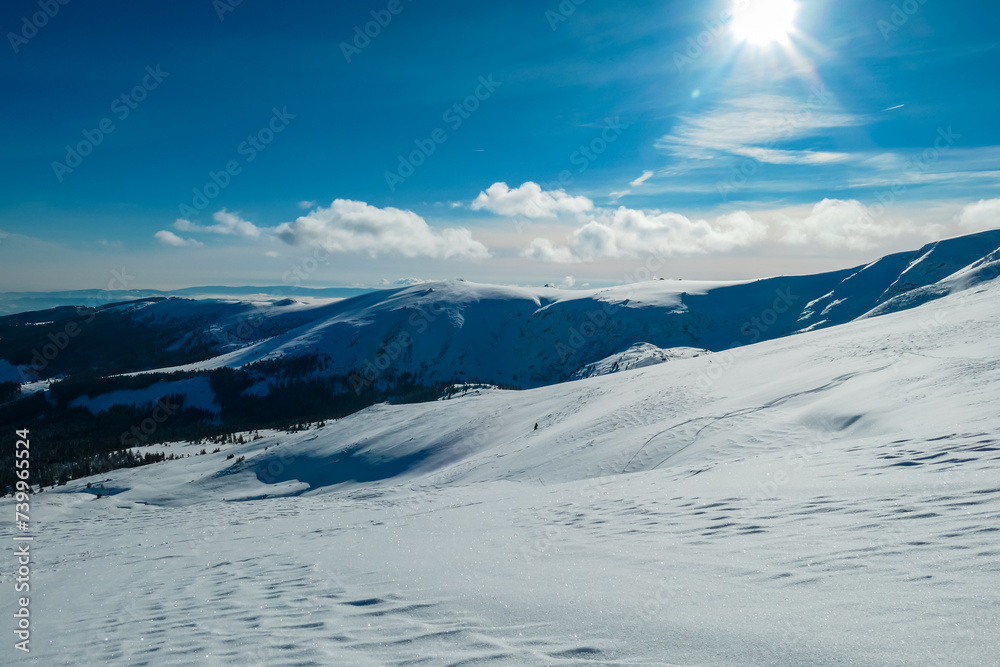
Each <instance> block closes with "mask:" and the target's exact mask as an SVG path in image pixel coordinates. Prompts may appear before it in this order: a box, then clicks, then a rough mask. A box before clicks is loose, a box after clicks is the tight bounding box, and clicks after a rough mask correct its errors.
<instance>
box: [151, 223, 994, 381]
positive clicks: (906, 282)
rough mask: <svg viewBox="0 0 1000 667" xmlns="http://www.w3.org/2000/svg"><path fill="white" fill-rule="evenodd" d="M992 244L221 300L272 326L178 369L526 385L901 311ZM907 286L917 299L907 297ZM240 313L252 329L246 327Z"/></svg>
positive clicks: (987, 272)
mask: <svg viewBox="0 0 1000 667" xmlns="http://www.w3.org/2000/svg"><path fill="white" fill-rule="evenodd" d="M998 250H1000V230H994V231H989V232H982V233H979V234H973V235H970V236H964V237H959V238H955V239H948V240H945V241H939V242H935V243H932V244H929V245H927V246H925V247H924V248H921V249H920V250H918V251H914V252H908V253H899V254H896V255H890V256H888V257H885V258H882V259H880V260H878V261H876V262H873V263H872V264H869V265H867V266H864V267H859V268H856V269H847V270H843V271H836V272H832V273H825V274H818V275H812V276H782V277H777V278H769V279H765V280H758V281H754V282H748V283H709V282H688V281H665V280H654V281H647V282H643V283H636V284H628V285H621V286H618V287H611V288H606V289H596V290H560V289H555V288H515V287H500V286H495V285H480V284H475V283H468V282H465V281H462V280H452V281H445V282H440V283H425V284H421V285H415V286H411V287H406V288H401V289H394V290H383V291H379V292H373V293H371V294H366V295H363V296H359V297H355V298H352V299H347V300H344V301H341V302H338V303H333V304H328V305H324V306H321V307H308V306H304V305H299V306H297V307H295V308H293V309H292V310H293V311H294V315H295V316H296V317H299V318H304V319H305V320H307V321H305V322H304V323H303V324H301V325H299V326H294V327H292V324H291V323H292V320H291V319H288V318H290V317H291V315H290V314H288V313H285V312H284V310H283V309H281V308H274V309H273V310H272V311H268V310H266V309H265V308H264V307H263V306H259V307H258V309H257V310H255V311H254V312H253V313H247V312H245V311H244V310H242V309H241V307H240V306H239V305H238V304H231V305H230V306H229V307H230V308H231V309H232V312H231V313H228V314H226V315H225V317H222V316H220V315H215V316H214V317H215V319H216V320H218V323H217V326H218V327H219V328H220V329H223V330H225V331H229V332H234V331H238V330H240V328H241V327H242V328H243V329H246V330H249V331H251V332H253V333H257V334H260V333H261V332H263V331H266V330H267V326H269V325H270V322H271V318H276V317H283V318H286V319H285V320H283V324H282V325H281V326H273V327H271V328H277V329H279V330H281V331H282V333H280V334H278V335H275V336H273V337H269V338H266V339H265V340H260V341H259V342H255V343H253V344H252V345H244V346H242V347H241V346H240V341H248V340H257V339H259V338H263V337H264V336H263V335H256V336H251V337H248V336H242V337H239V336H237V337H235V338H234V336H233V335H229V337H228V340H230V345H229V346H228V348H227V349H233V348H238V349H234V350H233V351H232V352H231V353H228V354H226V355H224V356H219V357H216V358H213V359H210V360H207V361H203V362H199V363H197V364H191V365H187V366H182V367H180V369H182V370H191V369H205V368H215V367H219V366H230V367H239V366H242V365H245V364H249V363H252V362H254V361H258V360H261V359H273V358H275V357H281V356H286V355H301V354H320V355H327V356H328V357H329V358H330V359H331V363H330V364H329V365H328V367H327V371H328V372H330V373H338V374H344V375H346V374H349V373H352V372H353V373H357V374H359V375H360V376H362V377H364V378H365V379H366V380H367V381H377V380H378V378H380V377H382V376H384V375H385V374H387V373H390V372H391V373H395V374H400V373H412V374H413V375H415V376H418V377H420V378H422V379H423V380H424V381H427V382H440V381H444V382H448V381H451V380H458V381H480V382H489V383H495V384H504V385H514V386H519V387H536V386H542V385H546V384H551V383H554V382H559V381H563V380H566V379H569V378H571V377H573V376H574V375H575V376H577V377H579V376H582V375H586V374H587V370H585V367H587V366H589V365H591V364H594V363H599V362H600V361H601V360H603V359H607V358H609V357H613V356H614V355H621V354H623V353H625V351H626V350H628V349H629V348H630V347H632V346H633V345H635V344H637V343H648V344H650V345H652V346H655V347H659V348H663V349H669V348H681V347H694V348H701V349H708V350H712V351H721V350H728V349H730V348H732V347H734V346H741V345H746V344H749V343H755V342H758V341H761V340H770V339H774V338H779V337H782V336H786V335H789V334H792V333H796V332H800V331H805V330H812V329H817V328H826V327H830V326H835V325H839V324H843V323H845V322H850V321H853V320H855V319H857V318H860V317H865V316H872V315H875V314H882V313H886V312H893V311H895V310H900V309H903V308H907V307H911V306H912V305H914V304H916V303H923V302H925V301H927V300H930V299H934V298H940V297H941V296H943V295H945V294H949V293H951V292H954V291H961V290H963V289H965V288H967V287H969V286H971V285H974V284H978V283H979V282H982V281H983V280H989V279H992V278H995V277H996V276H997V275H998V274H1000V262H998V261H997V257H996V253H997V252H998ZM991 257H992V259H990V258H991ZM973 266H978V267H979V268H978V271H979V274H978V276H977V277H975V278H974V279H973V277H972V276H971V274H968V273H966V274H962V275H963V276H964V277H961V279H959V278H952V276H953V275H958V274H961V272H962V271H967V270H970V267H973ZM908 295H911V296H915V295H920V296H919V298H918V299H916V300H915V301H908V300H907V299H908V298H909V297H908ZM212 307H214V306H209V307H207V306H206V305H205V304H204V303H203V302H177V301H173V300H172V301H167V302H162V303H159V304H154V305H152V306H150V307H148V308H146V309H145V311H144V316H145V317H174V318H176V317H180V316H181V315H180V312H185V313H186V314H190V316H192V317H194V316H195V314H198V315H197V316H198V317H202V318H206V319H211V318H212V317H213V315H212V314H211V313H212V311H211V308H212ZM206 308H207V310H206ZM185 309H188V311H190V312H189V313H188V311H186V310H185ZM286 310H287V309H286ZM247 321H249V322H251V323H255V324H253V326H249V327H248V326H247V325H246V322H247ZM262 323H266V325H267V326H265V324H262ZM289 327H291V328H289ZM233 341H235V342H233ZM170 370H175V369H170Z"/></svg>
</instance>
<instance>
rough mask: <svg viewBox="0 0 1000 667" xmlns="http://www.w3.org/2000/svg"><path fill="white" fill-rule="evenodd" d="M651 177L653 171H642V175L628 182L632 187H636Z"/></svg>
mask: <svg viewBox="0 0 1000 667" xmlns="http://www.w3.org/2000/svg"><path fill="white" fill-rule="evenodd" d="M652 177H653V172H651V171H644V172H642V176H640V177H639V178H637V179H635V180H634V181H632V182H631V183H629V185H631V186H632V187H633V188H637V187H639V186H640V185H642V184H643V183H645V182H646V181H648V180H649V179H651V178H652Z"/></svg>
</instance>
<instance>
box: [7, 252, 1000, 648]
mask: <svg viewBox="0 0 1000 667" xmlns="http://www.w3.org/2000/svg"><path fill="white" fill-rule="evenodd" d="M907 265H909V263H907ZM984 266H985V264H982V265H980V266H979V267H973V268H972V269H970V270H969V271H971V272H976V271H981V270H983V267H984ZM903 268H905V267H903ZM944 270H948V269H944ZM946 277H947V276H946ZM897 279H898V275H897V278H895V279H893V280H892V282H890V283H889V284H888V285H887V287H886V289H888V286H889V285H891V284H892V283H893V282H895V281H896V280H897ZM956 279H957V278H956ZM967 284H972V281H970V282H969V283H967ZM425 289H426V288H425ZM478 290H479V288H475V292H476V293H477V294H478V293H479V292H478ZM883 292H885V290H883ZM880 294H881V293H880ZM898 297H899V295H896V296H893V297H887V298H886V299H885V300H883V303H888V302H890V301H891V300H892V299H894V298H898ZM516 301H517V302H519V303H520V302H529V301H531V298H530V295H525V296H523V297H520V298H518V299H517V300H516ZM469 303H473V301H471V300H470V302H469ZM907 305H908V304H907ZM535 308H536V310H537V309H538V308H544V304H538V305H536V306H535ZM471 310H473V312H474V309H471ZM869 310H870V309H869ZM865 312H867V311H865ZM861 314H864V313H863V312H862V313H861ZM458 315H463V316H465V317H466V319H465V321H466V322H468V321H469V319H470V309H469V308H464V309H460V310H459V309H456V310H453V311H448V312H446V313H442V317H446V318H449V317H456V316H458ZM998 321H1000V282H998V281H995V280H994V281H987V282H982V283H979V284H976V285H974V286H973V287H971V288H970V289H966V290H964V291H961V292H959V293H955V294H951V295H949V296H946V297H944V298H938V299H935V300H933V301H929V302H925V303H923V304H922V305H920V306H919V307H913V308H906V309H905V310H900V309H897V312H891V313H888V314H886V315H884V316H882V317H878V318H865V319H861V320H859V321H855V322H852V323H849V324H845V325H843V326H841V327H837V328H834V329H822V330H817V331H811V332H807V333H803V334H801V335H797V336H791V337H786V338H782V339H779V340H772V341H767V342H762V343H759V344H756V345H748V346H744V347H739V348H736V349H734V350H731V351H728V352H720V353H717V354H712V355H706V356H699V357H693V358H688V359H676V360H672V361H670V362H669V363H666V364H660V365H655V366H649V367H646V368H640V369H637V370H630V371H625V372H619V373H614V374H610V375H604V376H600V377H593V378H590V379H584V380H580V381H579V382H572V383H565V384H559V385H555V386H549V387H543V388H539V389H534V390H530V391H524V392H511V391H499V390H493V391H483V392H479V393H478V395H469V396H466V397H459V398H455V399H452V400H447V401H438V402H433V403H425V404H418V405H402V406H388V405H379V406H375V407H372V408H370V409H368V410H366V411H363V412H360V413H357V414H355V415H352V416H350V417H347V418H345V419H342V420H339V421H337V422H331V423H328V424H327V425H326V426H325V427H323V428H320V429H316V430H311V431H304V432H300V433H295V434H287V433H267V434H265V437H264V438H263V439H261V440H258V441H254V442H250V443H248V444H245V445H226V446H224V447H223V448H222V451H220V452H219V453H217V454H207V455H204V456H192V457H191V458H185V459H182V460H178V461H167V462H164V463H160V464H155V465H152V466H147V467H143V468H138V469H133V470H122V471H115V472H113V473H110V474H108V475H106V476H104V478H102V479H100V480H98V479H96V478H94V479H91V480H81V481H76V482H71V483H70V484H69V485H67V486H66V487H60V490H59V491H58V492H55V493H53V492H49V491H46V492H45V493H44V494H43V495H41V496H36V497H34V498H33V507H34V515H33V519H34V521H35V525H36V529H37V537H36V542H35V547H36V548H37V552H36V553H37V560H35V561H34V562H33V566H34V568H35V570H34V574H33V579H32V605H33V606H32V615H33V616H32V618H33V619H34V622H35V623H37V629H36V634H35V635H34V637H35V640H36V641H37V644H33V649H35V651H36V652H35V653H33V654H32V656H31V657H32V658H33V659H34V660H39V661H41V662H38V663H32V664H46V665H75V664H81V663H80V659H81V656H86V659H87V660H88V661H89V662H88V663H87V664H147V665H190V664H207V665H217V664H219V665H222V664H234V665H235V664H240V665H247V664H254V665H256V664H260V665H299V666H304V665H317V664H320V665H327V664H331V665H412V664H426V665H457V664H488V665H536V664H537V665H545V664H552V665H583V664H600V665H761V664H781V665H997V664H998V656H1000V593H998V591H1000V586H998V585H1000V548H998V546H997V535H998V534H1000V533H998V531H1000V414H998V412H997V409H996V405H997V399H998V396H1000V391H998V388H1000V331H998V327H997V322H998ZM535 424H537V425H538V428H537V429H536V428H535ZM201 447H202V445H195V444H183V443H180V444H174V445H171V446H170V448H171V449H172V450H173V451H175V452H180V453H192V454H195V453H197V451H198V450H200V448H201ZM229 455H234V456H236V457H243V456H245V457H246V459H245V460H244V461H241V462H239V463H237V462H236V460H237V459H236V458H233V459H227V458H226V457H228V456H229ZM85 481H91V482H94V483H97V482H101V483H103V485H104V488H103V492H104V493H105V496H104V497H102V498H101V499H95V496H94V493H95V489H91V490H89V491H88V490H87V489H85V488H84V482H85ZM109 494H113V495H109ZM2 507H3V511H4V512H8V513H9V512H12V511H13V509H12V507H11V506H10V501H9V500H4V501H3V502H2ZM0 533H2V534H0V539H2V540H3V542H2V543H3V544H6V545H10V544H11V541H10V524H9V522H8V523H4V524H2V528H0ZM6 549H7V550H9V549H10V546H7V547H6ZM11 558H12V556H11V554H9V553H8V554H7V555H6V556H5V559H6V561H7V562H10V561H11ZM0 589H2V590H4V591H5V593H4V597H3V598H2V602H0V614H4V615H7V617H8V618H10V614H11V613H12V612H13V609H14V602H13V600H11V597H10V593H9V592H10V590H11V585H10V581H9V579H8V575H6V574H5V575H4V581H3V582H0ZM8 657H9V663H10V664H28V661H26V660H21V657H20V656H16V655H13V653H12V652H8V653H5V659H7V658H8ZM5 664H6V663H5Z"/></svg>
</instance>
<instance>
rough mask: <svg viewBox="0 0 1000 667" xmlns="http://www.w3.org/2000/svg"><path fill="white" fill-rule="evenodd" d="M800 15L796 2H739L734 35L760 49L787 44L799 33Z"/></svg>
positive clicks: (788, 0)
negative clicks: (797, 21) (798, 15)
mask: <svg viewBox="0 0 1000 667" xmlns="http://www.w3.org/2000/svg"><path fill="white" fill-rule="evenodd" d="M797 13H798V5H797V4H796V3H795V2H794V0H736V3H735V5H734V6H733V21H732V30H733V35H734V36H735V37H736V38H737V39H739V40H740V41H743V42H749V43H751V44H755V45H758V46H766V45H768V44H772V43H775V42H777V43H780V44H785V43H787V42H788V40H789V37H790V35H791V34H792V31H793V30H794V29H795V17H796V14H797Z"/></svg>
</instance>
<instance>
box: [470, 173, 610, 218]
mask: <svg viewBox="0 0 1000 667" xmlns="http://www.w3.org/2000/svg"><path fill="white" fill-rule="evenodd" d="M593 208H594V202H592V201H591V200H590V199H588V198H587V197H582V196H581V197H574V196H572V195H569V194H566V191H565V190H552V191H546V190H542V186H540V185H538V184H537V183H533V182H531V181H528V182H527V183H524V184H523V185H521V186H520V187H518V188H514V189H513V190H511V189H510V188H509V187H507V184H506V183H494V184H493V185H491V186H490V187H489V188H487V189H486V190H485V191H483V192H480V193H479V196H478V197H476V199H475V200H473V202H472V210H473V211H479V210H482V209H486V210H487V211H491V212H492V213H496V214H498V215H522V216H524V217H526V218H554V217H556V216H557V215H558V214H559V213H586V212H587V211H590V210H593Z"/></svg>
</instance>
